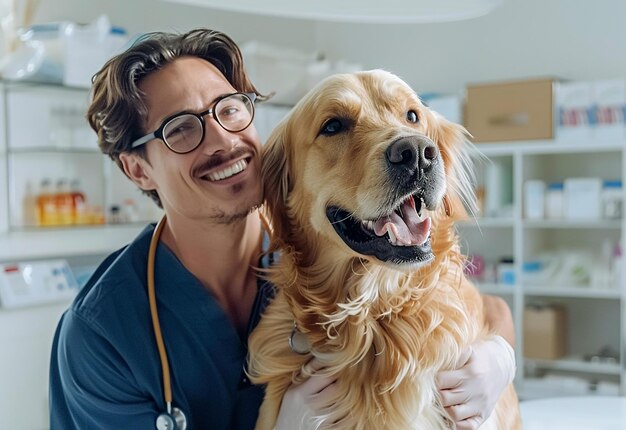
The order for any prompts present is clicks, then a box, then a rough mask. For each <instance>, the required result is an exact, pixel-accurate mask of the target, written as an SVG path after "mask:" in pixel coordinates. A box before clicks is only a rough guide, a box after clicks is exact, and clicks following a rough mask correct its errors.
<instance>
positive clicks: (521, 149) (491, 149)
mask: <svg viewBox="0 0 626 430" xmlns="http://www.w3.org/2000/svg"><path fill="white" fill-rule="evenodd" d="M474 147H475V150H477V151H478V152H480V153H482V154H484V155H486V156H488V157H490V156H505V155H506V156H510V155H512V154H514V153H520V154H529V155H532V154H572V153H585V152H618V151H623V150H624V149H625V148H626V140H615V141H607V142H604V141H602V142H594V141H593V140H591V141H589V140H585V141H581V142H569V143H565V142H559V141H556V140H525V141H511V142H493V143H476V144H475V145H474Z"/></svg>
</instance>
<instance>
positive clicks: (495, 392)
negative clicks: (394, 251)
mask: <svg viewBox="0 0 626 430" xmlns="http://www.w3.org/2000/svg"><path fill="white" fill-rule="evenodd" d="M93 93H94V98H93V103H92V104H91V106H90V108H89V112H88V118H89V122H90V124H91V126H92V127H93V129H94V130H95V131H96V132H97V133H98V139H99V145H100V148H101V150H102V152H104V153H105V154H108V155H109V156H110V157H111V158H112V159H113V160H115V162H116V163H117V164H118V166H119V167H120V168H121V169H122V170H123V171H124V173H125V174H126V175H127V176H128V177H129V178H130V179H131V180H132V181H133V182H134V183H135V184H136V185H137V186H138V187H139V188H140V189H141V190H143V191H144V192H145V193H147V194H148V195H150V196H151V197H152V198H153V199H154V200H155V202H156V203H157V204H158V205H159V206H160V207H162V208H163V210H164V212H165V214H166V217H167V220H166V221H165V224H164V227H163V230H162V234H161V235H160V240H159V241H158V246H157V247H156V256H155V266H154V278H155V291H156V308H157V309H158V314H159V322H160V329H161V331H162V335H163V340H164V345H165V348H164V349H165V354H166V357H167V362H168V365H167V366H166V368H167V369H168V371H169V372H170V373H171V391H172V399H171V404H170V403H169V402H170V400H169V399H166V397H167V396H166V395H164V388H166V387H164V385H167V384H164V383H163V380H164V377H163V371H164V369H162V363H163V360H162V359H160V355H159V351H158V349H157V345H156V344H155V337H154V336H155V335H154V331H153V326H152V322H151V312H150V307H149V303H148V302H149V300H148V296H147V294H146V288H147V281H146V278H147V276H148V274H149V273H150V272H149V271H148V270H147V268H146V265H147V261H148V255H149V247H150V241H151V236H152V233H153V231H154V226H148V227H147V228H146V229H145V230H144V231H143V232H142V233H141V234H140V235H139V236H138V237H137V238H136V239H135V240H134V241H133V242H132V243H131V244H130V245H128V246H127V247H126V248H124V249H123V250H121V251H118V252H117V253H115V254H113V255H112V256H110V257H109V258H107V260H105V262H104V263H103V264H102V266H101V267H100V268H99V269H98V270H97V272H96V273H95V274H94V276H93V277H92V279H91V280H90V281H89V283H88V285H87V286H86V287H85V288H84V289H83V290H82V291H81V293H80V294H79V295H78V297H77V298H76V300H75V302H74V303H73V305H72V306H71V307H70V309H69V310H68V311H67V312H66V313H65V314H64V316H63V318H62V320H61V322H60V323H59V327H58V328H57V333H56V335H55V340H54V345H53V352H52V361H51V374H50V409H51V428H52V430H56V429H63V430H71V429H81V430H83V429H92V428H93V429H96V428H97V429H99V428H115V429H148V428H155V425H156V423H157V422H158V421H157V420H158V419H165V418H163V417H161V415H163V413H164V412H165V411H167V412H168V414H167V416H173V415H174V414H173V409H171V406H173V407H175V408H177V409H179V410H181V411H182V412H183V413H184V415H185V417H186V425H187V428H189V429H251V428H253V427H254V422H255V420H256V416H257V410H258V407H259V405H260V403H261V400H262V395H263V390H262V388H261V387H257V386H252V385H250V383H249V382H248V380H247V378H246V376H245V372H244V366H245V359H246V352H247V349H246V342H247V338H248V334H249V333H250V332H251V330H252V329H253V328H254V326H255V325H256V323H257V322H258V319H259V318H260V314H261V312H262V310H263V308H264V305H265V304H266V303H267V301H268V300H270V298H271V286H269V285H268V284H267V283H265V282H263V281H262V280H260V279H259V278H258V276H257V274H258V271H257V270H256V268H257V267H259V266H260V267H267V265H268V264H270V262H269V261H267V260H266V259H261V255H262V250H263V247H264V246H263V245H264V242H266V239H267V237H266V236H267V235H266V233H264V230H263V228H262V223H261V221H260V218H259V214H258V210H257V207H258V206H259V205H261V203H262V195H261V183H260V178H259V173H260V163H261V159H260V143H259V137H258V135H257V133H256V130H255V128H254V126H253V125H252V124H251V123H252V119H253V116H254V101H255V99H257V100H262V99H263V98H264V97H262V96H260V94H259V93H258V92H257V91H256V89H255V88H254V86H253V85H252V83H251V82H250V81H249V79H248V77H247V75H246V73H245V71H244V69H243V61H242V58H241V53H240V51H239V49H238V47H237V45H236V44H235V43H234V42H233V41H232V40H231V39H230V38H229V37H228V36H226V35H224V34H222V33H219V32H214V31H210V30H194V31H191V32H189V33H186V34H183V35H176V34H164V33H155V34H151V35H148V36H147V37H145V38H144V39H143V40H141V41H139V42H138V43H136V44H135V45H134V46H133V47H132V48H130V49H129V50H128V51H126V52H125V53H123V54H120V55H119V56H117V57H115V58H113V59H112V60H110V61H109V62H108V63H107V64H106V65H105V66H104V67H103V69H102V70H101V71H100V72H99V73H98V74H97V75H96V76H95V77H94V85H93ZM270 257H271V256H270ZM507 312H508V308H507V309H506V312H504V316H503V317H502V318H500V317H497V318H496V317H493V314H492V316H491V318H495V321H496V322H497V323H494V324H493V325H494V326H496V328H502V327H504V328H506V327H505V326H510V325H511V324H512V323H511V317H510V314H508V313H507ZM499 314H500V313H498V315H499ZM500 332H502V330H500ZM510 352H511V348H510V347H509V346H506V345H505V346H502V345H501V344H498V343H492V344H488V345H486V346H485V345H476V346H475V347H474V348H472V349H471V350H469V351H468V354H467V360H464V361H465V362H464V363H459V367H460V369H459V370H457V371H452V372H447V373H444V374H442V375H440V376H441V377H442V379H441V388H442V401H443V403H444V405H446V406H450V409H449V411H450V414H451V416H452V417H453V418H454V420H455V421H458V422H459V427H458V428H460V429H463V428H467V429H470V428H476V427H477V426H478V424H480V423H481V422H482V420H484V419H485V418H486V417H487V416H488V414H489V413H490V411H491V409H492V408H493V405H494V404H495V400H496V399H497V397H498V396H499V394H500V392H501V390H502V389H503V388H504V386H505V385H506V384H507V383H508V382H510V380H511V378H512V376H511V375H512V373H514V359H511V356H510ZM474 363H479V364H480V365H478V366H477V365H475V364H474ZM494 363H496V364H497V363H504V364H503V365H501V366H499V367H498V366H496V367H497V369H498V370H496V371H491V372H490V373H489V374H488V375H486V376H485V375H481V374H480V373H481V372H482V367H481V366H492V365H493V364H494ZM462 380H463V381H465V382H462ZM467 381H469V382H471V383H472V384H473V385H471V386H470V385H469V384H468V383H467ZM332 382H333V381H332V380H329V379H328V378H327V377H325V376H318V375H314V377H312V378H311V379H310V380H309V381H307V382H305V383H303V384H301V385H298V386H294V387H292V388H291V389H290V390H289V391H288V393H287V394H286V395H285V397H284V399H283V408H282V409H281V412H280V416H279V419H278V422H279V424H278V426H277V428H278V429H279V430H283V429H293V428H296V426H297V425H299V424H294V423H299V422H300V417H302V416H303V415H304V414H305V413H306V412H308V411H309V410H314V409H315V406H316V404H317V402H318V400H322V399H323V397H324V393H325V390H326V389H331V388H332ZM468 388H469V389H470V392H469V393H467V392H466V391H467V389H468ZM459 397H462V398H459ZM492 397H495V399H493V398H492ZM162 424H163V423H162V422H161V425H162ZM157 428H169V427H158V426H157Z"/></svg>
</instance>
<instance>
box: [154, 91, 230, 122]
mask: <svg viewBox="0 0 626 430" xmlns="http://www.w3.org/2000/svg"><path fill="white" fill-rule="evenodd" d="M237 92H238V91H237V90H235V91H234V92H232V91H229V92H226V93H222V94H218V95H217V96H215V97H214V98H213V100H211V102H210V103H208V104H207V105H206V106H205V107H203V108H202V109H200V110H193V109H183V110H180V111H178V112H172V113H169V114H166V115H163V117H161V118H159V119H158V120H157V121H156V125H155V126H154V127H153V128H155V129H156V128H158V127H160V126H161V125H162V124H163V121H165V120H166V119H167V118H171V117H173V116H176V115H179V114H183V113H192V112H193V113H200V112H204V111H206V110H208V109H210V106H213V105H214V104H215V103H216V102H217V101H218V100H219V99H221V98H224V97H226V96H229V95H231V94H236V93H237Z"/></svg>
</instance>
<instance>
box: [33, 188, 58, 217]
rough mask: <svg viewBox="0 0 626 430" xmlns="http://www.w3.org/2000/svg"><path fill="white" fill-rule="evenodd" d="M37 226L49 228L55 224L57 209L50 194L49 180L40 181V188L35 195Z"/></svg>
mask: <svg viewBox="0 0 626 430" xmlns="http://www.w3.org/2000/svg"><path fill="white" fill-rule="evenodd" d="M36 205H37V225H38V226H51V225H56V224H57V222H58V221H57V208H56V203H55V200H54V195H53V194H52V189H51V182H50V179H47V178H44V179H42V180H41V186H40V189H39V193H38V195H37V201H36Z"/></svg>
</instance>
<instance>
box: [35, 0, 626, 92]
mask: <svg viewBox="0 0 626 430" xmlns="http://www.w3.org/2000/svg"><path fill="white" fill-rule="evenodd" d="M225 1H228V0H225ZM100 13H107V14H108V15H109V16H110V17H111V19H112V21H113V22H114V23H115V24H117V25H122V26H124V27H126V28H127V29H128V30H129V31H130V32H132V33H134V32H139V31H149V30H185V29H190V28H193V27H197V26H205V27H209V28H215V29H219V30H222V31H225V32H227V33H228V34H230V35H231V36H232V37H233V39H235V40H236V41H238V42H240V43H242V42H245V41H248V40H252V39H259V40H263V41H266V42H269V43H274V44H278V45H280V46H287V47H298V48H301V49H303V50H306V51H314V50H317V51H320V52H323V53H325V54H326V55H327V56H328V57H329V58H332V59H338V58H344V59H346V60H349V61H354V62H359V63H361V64H363V66H364V67H365V68H376V67H380V68H386V69H389V70H391V71H393V72H395V73H397V74H399V75H400V76H402V77H403V78H404V79H405V80H407V81H408V82H409V83H411V84H412V85H413V86H414V87H415V89H416V90H418V91H420V92H423V91H440V92H455V91H459V90H461V89H462V88H463V87H464V86H465V85H466V84H467V83H472V82H482V81H488V80H503V79H512V78H523V77H532V76H557V77H561V78H566V79H602V78H625V77H626V1H624V0H596V1H593V2H592V1H588V0H505V4H504V5H503V6H501V7H500V8H498V9H496V11H495V12H493V13H492V14H490V15H488V16H485V17H482V18H477V19H474V20H470V21H464V22H456V23H443V24H414V25H408V24H403V25H389V24H385V25H365V24H338V23H312V22H309V21H302V20H287V19H282V18H265V17H255V16H251V15H241V14H235V13H227V12H221V11H211V10H205V9H201V8H197V7H191V6H180V5H173V4H170V3H167V2H164V1H162V0H108V1H107V2H106V5H105V4H104V2H101V1H99V0H98V1H96V0H42V2H41V6H40V9H39V12H38V14H37V20H38V21H40V22H43V21H53V20H59V19H71V20H73V21H78V22H88V21H90V20H92V19H93V18H95V17H96V16H97V15H98V14H100Z"/></svg>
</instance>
